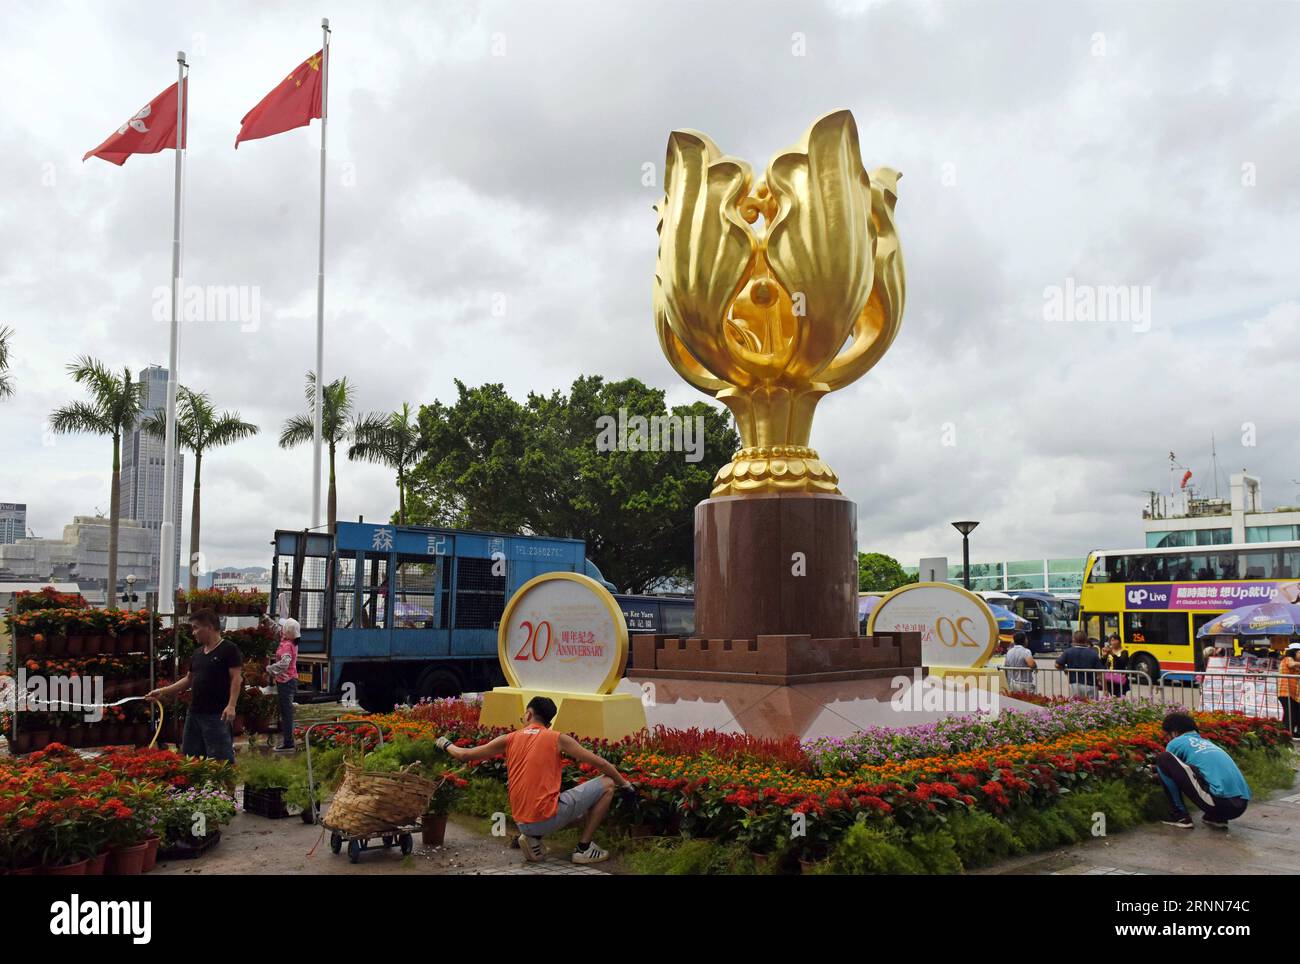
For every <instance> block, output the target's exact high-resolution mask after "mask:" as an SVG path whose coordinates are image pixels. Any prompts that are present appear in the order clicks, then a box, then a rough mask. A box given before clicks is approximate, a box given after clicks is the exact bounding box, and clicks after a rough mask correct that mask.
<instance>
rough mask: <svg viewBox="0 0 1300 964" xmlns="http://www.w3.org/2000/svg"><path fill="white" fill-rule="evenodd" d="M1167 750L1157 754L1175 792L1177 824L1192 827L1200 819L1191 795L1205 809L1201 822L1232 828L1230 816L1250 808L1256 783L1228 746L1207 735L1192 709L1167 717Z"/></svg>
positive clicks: (1170, 820)
mask: <svg viewBox="0 0 1300 964" xmlns="http://www.w3.org/2000/svg"><path fill="white" fill-rule="evenodd" d="M1162 728H1163V730H1164V734H1165V736H1166V737H1167V738H1169V742H1168V743H1167V744H1166V745H1165V750H1164V752H1163V753H1161V754H1160V756H1158V757H1157V758H1156V772H1157V773H1158V774H1159V775H1160V782H1161V783H1163V784H1164V786H1165V793H1166V794H1167V795H1168V797H1169V816H1168V817H1167V818H1165V820H1164V822H1165V823H1166V824H1168V825H1169V826H1171V827H1178V828H1180V829H1184V830H1190V829H1191V828H1192V827H1194V826H1195V824H1193V823H1192V818H1191V817H1190V816H1189V815H1188V813H1187V807H1186V805H1185V804H1184V803H1183V798H1184V797H1186V798H1187V799H1188V800H1191V801H1192V803H1194V804H1196V806H1197V807H1198V808H1199V809H1200V811H1201V813H1202V817H1201V822H1202V823H1203V824H1205V826H1207V827H1213V828H1214V829H1216V830H1227V829H1228V821H1229V820H1236V819H1237V818H1238V817H1240V816H1241V815H1242V814H1243V813H1245V812H1246V806H1247V804H1249V803H1250V785H1249V784H1247V783H1246V778H1245V777H1244V776H1242V773H1241V770H1240V769H1238V768H1237V764H1236V763H1235V762H1233V759H1232V757H1230V756H1229V755H1228V753H1227V751H1226V750H1224V749H1223V748H1222V747H1220V746H1219V745H1218V744H1216V743H1213V742H1211V741H1210V740H1207V739H1206V738H1205V737H1203V736H1201V734H1200V733H1199V732H1198V731H1197V729H1196V721H1195V720H1193V719H1192V717H1191V716H1190V715H1189V714H1187V713H1181V712H1174V713H1170V714H1169V715H1168V716H1166V717H1165V721H1164V724H1163V727H1162Z"/></svg>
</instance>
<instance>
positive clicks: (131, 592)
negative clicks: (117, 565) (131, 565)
mask: <svg viewBox="0 0 1300 964" xmlns="http://www.w3.org/2000/svg"><path fill="white" fill-rule="evenodd" d="M139 598H140V597H139V596H137V595H136V594H135V573H129V574H128V575H127V577H126V592H125V593H123V594H122V602H124V603H126V611H127V612H130V611H131V609H132V606H131V604H132V603H134V602H135V601H136V600H138V599H139Z"/></svg>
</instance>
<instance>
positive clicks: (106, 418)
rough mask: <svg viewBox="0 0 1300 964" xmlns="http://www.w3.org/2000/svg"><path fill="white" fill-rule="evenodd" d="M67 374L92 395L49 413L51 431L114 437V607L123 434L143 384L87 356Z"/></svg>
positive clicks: (141, 400)
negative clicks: (85, 399)
mask: <svg viewBox="0 0 1300 964" xmlns="http://www.w3.org/2000/svg"><path fill="white" fill-rule="evenodd" d="M68 374H69V375H71V376H72V380H73V381H74V382H76V383H77V384H78V385H82V386H84V387H85V388H86V389H87V390H88V391H89V392H90V396H91V400H90V401H89V402H72V403H71V404H69V405H65V406H63V407H62V408H56V409H55V410H54V411H53V413H51V415H50V430H51V431H53V432H56V433H58V434H60V435H62V434H70V433H73V432H85V433H89V434H92V435H108V436H110V437H112V439H113V486H112V494H111V495H110V497H109V498H110V499H111V504H110V506H109V516H108V590H107V596H108V607H109V608H110V609H116V608H117V527H118V521H119V519H118V517H119V515H120V508H119V501H120V499H121V493H122V436H123V435H125V434H126V433H127V432H130V431H131V430H132V429H134V428H135V425H136V423H137V422H138V421H139V420H140V415H141V413H142V412H143V411H144V405H145V398H146V395H145V392H146V390H147V389H146V386H145V385H144V383H143V382H140V381H139V380H137V379H135V378H133V377H132V376H131V369H129V368H124V369H122V374H121V376H118V375H115V374H113V373H112V372H110V371H109V370H108V369H107V368H105V367H104V365H103V363H102V362H99V361H96V360H95V359H94V358H91V357H89V356H88V355H82V356H81V357H80V358H78V359H77V360H76V361H75V362H73V363H72V364H70V365H68Z"/></svg>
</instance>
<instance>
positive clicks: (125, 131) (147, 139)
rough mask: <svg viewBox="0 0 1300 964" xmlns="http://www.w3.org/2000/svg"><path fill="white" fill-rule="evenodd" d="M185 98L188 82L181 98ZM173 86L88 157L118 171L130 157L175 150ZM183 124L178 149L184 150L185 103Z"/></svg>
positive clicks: (142, 109)
mask: <svg viewBox="0 0 1300 964" xmlns="http://www.w3.org/2000/svg"><path fill="white" fill-rule="evenodd" d="M188 95H189V81H186V84H185V96H187V97H188ZM176 113H177V104H176V85H175V84H172V85H171V86H170V87H168V88H167V89H166V90H164V91H163V92H162V93H161V94H159V95H158V96H157V97H155V98H154V99H153V100H151V101H149V103H147V104H145V105H144V106H143V107H141V108H140V109H139V110H138V111H136V112H135V113H134V114H132V115H131V119H130V120H128V121H127V122H126V123H125V124H123V125H122V126H121V127H119V128H118V129H117V130H116V131H114V132H113V133H112V134H110V135H109V136H108V140H106V141H104V143H102V144H100V145H99V146H98V147H97V148H95V149H94V150H93V151H87V152H86V155H85V157H83V158H82V160H83V161H84V160H86V158H88V157H102V158H103V159H104V160H106V161H108V162H109V163H110V164H116V165H117V166H118V167H121V166H122V165H123V164H125V163H126V159H127V158H128V157H130V156H131V155H132V154H157V153H158V152H159V151H161V150H163V149H164V148H167V147H175V146H176ZM185 114H186V123H185V125H184V127H182V129H181V147H184V146H185V135H186V131H185V129H184V128H185V127H188V126H189V123H188V117H189V101H188V100H187V101H186V103H185Z"/></svg>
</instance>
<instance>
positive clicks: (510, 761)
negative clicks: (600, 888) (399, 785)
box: [437, 696, 635, 864]
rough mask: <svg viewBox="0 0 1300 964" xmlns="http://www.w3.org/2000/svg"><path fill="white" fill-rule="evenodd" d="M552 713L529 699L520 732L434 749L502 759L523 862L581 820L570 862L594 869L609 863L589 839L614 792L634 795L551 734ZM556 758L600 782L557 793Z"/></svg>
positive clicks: (442, 740)
mask: <svg viewBox="0 0 1300 964" xmlns="http://www.w3.org/2000/svg"><path fill="white" fill-rule="evenodd" d="M555 713H556V708H555V703H554V701H552V700H550V699H548V698H547V697H545V696H534V697H533V698H532V699H531V700H529V701H528V707H527V708H526V709H525V710H524V719H523V723H524V727H523V729H521V730H515V731H514V732H513V733H506V734H503V735H501V736H498V737H497V738H496V739H494V740H491V741H490V742H488V743H484V744H483V745H481V746H476V747H460V746H456V745H455V744H454V743H452V742H451V741H450V740H448V739H447V738H446V737H445V736H440V737H438V741H437V742H438V746H440V747H442V749H444V750H446V751H447V752H448V753H449V754H451V755H452V756H453V757H454V758H456V759H457V760H461V761H471V760H487V759H490V758H491V757H495V756H501V755H502V754H503V753H504V754H505V758H506V785H507V788H508V791H509V794H510V813H511V816H512V817H514V821H515V824H516V825H517V826H518V827H519V836H518V837H517V838H515V843H516V844H517V845H518V846H519V847H520V849H522V850H523V852H524V859H525V860H528V861H538V860H542V859H543V858H544V857H545V856H546V849H545V848H544V847H543V846H542V838H543V837H546V836H548V835H550V834H553V833H558V832H559V831H561V830H563V829H564V828H565V827H567V826H569V825H570V824H573V823H576V822H577V821H579V820H583V818H586V819H585V822H584V823H583V827H582V836H581V837H580V838H579V841H578V846H577V848H576V849H575V850H574V851H573V855H572V857H571V859H572V861H573V862H574V863H575V864H594V863H599V862H600V861H602V860H608V859H609V853H608V851H606V850H603V849H601V848H600V847H598V846H596V844H595V842H594V840H593V837H595V835H596V828H597V827H599V826H600V824H601V822H602V821H603V820H604V819H605V815H606V814H607V813H609V807H610V804H611V803H612V802H613V800H614V789H615V788H616V787H617V788H619V789H620V790H624V791H628V792H633V793H634V792H635V789H634V788H633V786H632V784H631V783H630V782H629V781H628V780H627V779H625V778H624V776H623V775H622V774H621V773H619V772H618V768H617V767H616V766H614V764H612V763H610V762H609V761H608V760H606V759H604V758H602V757H598V756H596V754H594V753H592V752H591V751H590V750H588V749H586V748H585V747H584V746H583V745H582V744H581V743H579V742H578V741H577V740H575V739H574V738H573V737H571V736H569V735H568V734H567V733H557V732H555V731H554V730H553V729H551V721H552V720H554V719H555ZM561 756H566V757H568V758H569V759H570V760H573V761H574V762H575V763H585V764H587V765H588V766H591V767H594V768H595V769H597V770H599V771H601V773H603V774H604V776H599V777H595V778H593V779H591V780H587V781H586V782H584V783H579V784H578V785H577V786H576V787H571V788H569V789H568V790H565V791H563V792H561V790H560V775H561V773H562V771H563V764H562V762H561V760H560V757H561Z"/></svg>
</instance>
